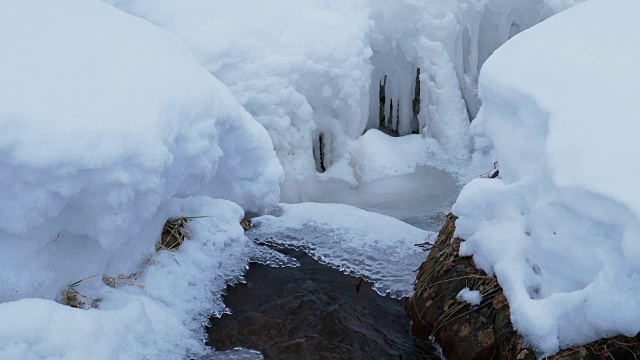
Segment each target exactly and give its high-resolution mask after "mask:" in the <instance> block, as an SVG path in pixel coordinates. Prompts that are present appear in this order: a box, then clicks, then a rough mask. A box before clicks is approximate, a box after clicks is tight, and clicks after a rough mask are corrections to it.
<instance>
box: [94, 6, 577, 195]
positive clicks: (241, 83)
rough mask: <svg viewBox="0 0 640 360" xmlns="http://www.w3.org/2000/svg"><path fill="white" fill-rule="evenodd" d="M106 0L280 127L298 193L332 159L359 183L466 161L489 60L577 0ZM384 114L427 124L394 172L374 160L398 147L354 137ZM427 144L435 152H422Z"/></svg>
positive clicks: (332, 172) (274, 132) (334, 170)
mask: <svg viewBox="0 0 640 360" xmlns="http://www.w3.org/2000/svg"><path fill="white" fill-rule="evenodd" d="M104 1H106V2H108V3H111V4H114V5H115V6H117V7H119V8H121V9H123V10H124V11H127V12H129V13H131V14H134V15H136V16H139V17H142V18H144V19H147V20H149V21H150V22H152V23H154V24H156V25H158V26H160V27H163V28H165V29H167V30H168V31H170V32H172V33H174V34H175V35H177V36H178V37H180V38H182V39H184V40H185V41H186V43H187V44H188V45H189V47H190V48H191V49H192V50H193V51H194V53H195V54H196V55H197V56H198V58H199V59H200V61H201V63H202V64H203V66H205V67H206V68H207V69H208V70H209V71H211V72H212V73H213V74H214V75H216V76H217V77H218V78H220V79H221V80H222V81H223V82H224V83H225V84H226V85H228V86H229V87H230V89H231V91H232V92H233V93H234V94H235V95H236V96H237V98H238V99H239V100H240V102H241V103H242V104H243V105H244V106H245V108H246V109H247V110H248V111H249V112H250V113H251V114H252V115H253V116H254V117H255V118H256V120H258V121H259V122H260V123H261V124H263V125H264V127H265V128H266V129H267V130H268V131H269V134H270V136H271V138H272V140H273V143H274V145H275V148H276V151H277V153H278V157H279V159H280V161H281V163H282V164H283V166H284V168H285V171H286V174H287V179H286V181H285V184H284V185H283V187H282V191H283V193H284V194H285V195H287V196H289V197H292V196H293V195H292V194H298V195H300V197H299V198H298V199H297V200H296V201H301V200H302V196H303V195H304V194H302V193H301V190H300V189H302V192H303V191H304V189H305V185H306V184H309V183H311V182H314V181H316V180H317V179H316V177H317V176H318V175H317V173H316V170H317V171H322V169H323V168H324V169H326V170H327V171H326V173H325V174H323V175H325V176H324V177H325V178H326V177H332V178H337V179H343V180H345V181H347V182H348V183H349V184H351V185H354V184H355V183H357V182H362V181H369V176H370V174H371V173H375V176H376V177H386V176H390V175H399V172H402V173H403V174H407V173H410V172H412V170H413V169H415V167H416V165H432V166H438V167H440V168H443V169H446V170H448V171H451V172H456V173H463V172H464V171H465V170H464V166H465V164H466V162H467V160H468V158H469V152H470V150H471V146H472V143H471V138H470V134H469V132H468V128H469V120H470V118H473V117H475V114H476V112H477V110H478V108H479V106H480V101H479V99H478V97H477V94H476V84H477V77H478V73H479V69H480V67H481V66H482V64H483V62H484V61H485V60H486V58H487V57H488V56H489V55H490V54H491V53H492V52H493V51H494V50H495V49H496V48H497V47H498V46H500V45H501V44H502V43H504V42H505V41H506V40H508V39H509V38H510V37H511V36H513V35H514V34H516V33H518V32H520V31H521V30H524V29H526V28H528V27H530V26H532V25H534V24H536V23H538V22H540V21H541V20H543V19H545V18H546V17H548V16H550V15H552V14H554V13H556V12H558V11H561V10H563V9H564V8H566V7H568V6H570V5H572V4H574V3H575V2H576V1H574V0H534V1H530V0H526V1H522V0H510V1H506V0H488V1H475V0H455V1H452V0H433V1H422V2H418V1H412V0H401V1H395V0H393V1H392V0H382V1H379V0H347V1H340V2H336V1H332V0H309V1H302V2H301V1H294V0H278V1H269V2H264V1H256V0H244V1H236V2H229V1H224V0H185V1H181V2H179V3H177V2H175V1H171V0H161V1H158V0H104ZM418 68H420V69H421V72H420V75H419V76H418V73H417V71H418ZM381 84H384V92H383V93H381V92H380V90H381ZM417 85H419V86H417ZM417 88H419V89H420V97H419V101H417V100H418V99H417V98H416V91H417ZM382 98H384V101H382V104H383V105H382V112H383V115H384V116H383V119H382V120H383V121H382V125H381V124H380V123H381V118H380V116H379V114H380V112H381V106H380V103H381V100H382ZM380 126H382V127H383V128H389V129H391V130H392V131H395V132H397V133H399V134H400V135H407V134H409V133H411V132H416V131H419V132H420V133H421V134H420V135H415V136H414V139H412V141H410V143H411V144H413V147H412V148H411V149H409V150H407V149H406V147H403V148H398V149H395V148H394V149H392V152H393V158H394V159H395V158H399V159H400V160H401V161H400V162H399V163H397V164H396V165H397V166H394V167H393V168H391V169H389V172H388V173H387V172H375V171H371V170H368V168H367V167H368V166H370V165H371V166H373V167H374V168H376V167H375V162H376V161H377V159H381V161H383V162H389V161H388V160H385V159H386V158H387V156H388V155H389V154H388V153H385V152H382V151H376V150H375V149H372V148H370V147H367V148H366V149H363V147H362V146H363V145H364V144H362V143H361V142H355V143H354V141H355V140H356V139H358V138H359V137H360V136H361V135H362V134H363V133H364V132H365V131H366V130H368V129H372V128H375V129H377V128H379V127H380ZM321 139H322V140H321ZM418 152H420V153H424V152H427V153H429V154H430V156H417V157H414V156H411V155H410V154H411V153H418ZM372 160H373V163H372V162H371V161H372Z"/></svg>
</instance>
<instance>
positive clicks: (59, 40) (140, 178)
mask: <svg viewBox="0 0 640 360" xmlns="http://www.w3.org/2000/svg"><path fill="white" fill-rule="evenodd" d="M0 47H1V48H2V51H0V79H2V81H0V189H2V190H0V201H1V202H2V204H3V206H2V208H1V209H0V246H1V247H2V252H1V254H0V302H2V304H0V318H2V319H3V320H4V325H2V326H0V334H1V335H2V339H1V340H0V358H7V359H15V358H50V357H61V358H87V357H95V358H184V357H186V356H187V352H188V351H189V352H191V353H193V354H195V355H197V354H198V353H200V352H203V351H204V345H203V343H202V341H201V338H202V336H201V335H202V329H201V326H200V325H201V322H202V321H204V320H205V319H206V317H207V316H208V315H209V314H210V313H211V312H212V311H222V309H223V308H221V307H222V306H223V304H222V302H221V301H220V300H217V302H216V301H214V300H215V299H216V298H217V297H219V296H220V293H221V292H222V291H223V289H224V287H225V285H226V283H227V282H228V281H235V280H237V279H238V277H239V276H240V275H241V274H242V273H243V272H244V270H245V265H246V262H247V261H248V259H249V258H250V256H251V253H252V251H253V250H251V249H250V247H251V245H250V242H249V241H248V240H247V239H246V237H244V235H243V232H242V229H241V227H240V226H239V224H238V221H239V220H240V218H241V217H242V215H243V211H242V210H243V209H241V208H240V207H239V206H238V205H235V204H233V203H231V202H229V201H223V200H212V199H211V198H215V197H218V198H225V199H229V200H231V201H233V202H236V203H237V204H239V205H240V206H241V207H242V208H244V210H251V211H262V210H264V209H266V208H267V207H269V206H272V205H275V204H277V201H278V193H279V188H278V186H279V181H280V180H281V178H282V174H283V171H282V167H281V166H280V164H279V162H278V160H277V158H276V154H275V152H274V150H273V145H272V142H271V140H270V138H269V136H268V133H267V132H266V131H265V130H264V128H263V127H262V126H261V125H259V124H258V123H257V122H255V121H254V120H253V119H252V117H251V116H250V115H249V114H248V113H247V112H246V111H244V110H243V108H242V107H241V106H240V104H239V103H238V102H237V101H236V100H235V99H234V97H233V96H232V95H231V93H230V92H229V91H228V90H227V89H226V87H225V86H224V85H222V84H221V83H220V82H219V81H218V80H216V79H215V78H214V77H213V76H212V75H211V74H210V73H208V72H207V71H206V70H204V69H203V68H202V67H201V66H200V65H199V63H198V60H197V59H196V58H195V57H194V56H193V55H191V53H190V52H189V51H188V50H187V48H186V47H185V46H184V45H183V44H182V43H181V41H180V40H178V39H177V38H175V37H174V36H173V35H171V34H169V33H167V32H165V31H163V30H161V29H159V28H157V27H155V26H153V25H152V24H150V23H148V22H146V21H144V20H142V19H138V18H135V17H132V16H130V15H128V14H126V13H124V12H121V11H120V10H117V9H115V8H113V7H112V6H109V5H106V4H104V3H102V2H99V1H95V0H46V1H45V0H24V1H15V2H7V3H5V4H3V7H2V11H1V12H0ZM193 195H197V196H200V197H192V196H193ZM177 216H209V217H206V218H201V219H197V220H193V224H190V225H189V231H190V234H191V237H192V241H191V242H190V243H191V244H192V245H188V244H185V245H184V249H183V248H181V249H180V252H178V253H175V258H173V256H174V253H168V252H165V253H156V251H155V243H156V242H157V241H159V239H160V233H161V231H162V228H163V224H164V223H165V221H166V220H167V219H169V218H171V217H177ZM198 224H199V225H198ZM248 244H249V245H248ZM247 249H249V250H247ZM150 259H153V260H150ZM150 262H152V263H153V264H154V265H149V266H147V265H148V264H149V263H150ZM145 268H146V270H145V272H144V275H143V276H142V277H140V278H139V279H138V280H137V281H138V282H139V284H140V285H142V286H144V287H138V286H135V285H134V286H123V287H122V288H118V289H115V290H114V289H111V288H109V287H107V286H106V285H105V284H103V283H102V282H101V281H100V278H101V277H102V275H103V274H104V275H109V276H114V277H115V276H117V275H124V276H126V275H128V274H132V273H136V272H138V271H140V270H141V269H145ZM94 274H95V275H96V276H95V277H94V278H90V279H88V280H86V281H85V282H82V283H81V284H80V285H79V291H81V292H82V293H83V294H84V295H86V296H87V298H86V299H85V298H84V297H83V298H82V299H84V300H83V301H85V303H86V305H87V307H89V304H90V303H91V299H99V298H102V299H103V301H102V302H99V308H100V309H101V310H99V311H98V310H88V311H84V310H77V309H70V308H67V307H65V306H63V305H60V304H56V303H54V302H53V301H52V300H60V294H61V292H62V290H63V289H65V288H67V287H69V285H70V284H73V283H74V282H76V281H78V280H80V279H83V278H86V277H89V276H90V275H94ZM25 298H41V299H40V300H27V299H25Z"/></svg>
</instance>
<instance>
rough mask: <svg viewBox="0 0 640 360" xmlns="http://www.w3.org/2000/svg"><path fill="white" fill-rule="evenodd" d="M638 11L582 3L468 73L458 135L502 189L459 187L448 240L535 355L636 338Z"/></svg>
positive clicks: (626, 1)
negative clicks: (465, 110)
mask: <svg viewBox="0 0 640 360" xmlns="http://www.w3.org/2000/svg"><path fill="white" fill-rule="evenodd" d="M638 12H640V3H639V2H637V1H634V0H613V1H604V0H591V1H588V2H585V3H584V4H581V5H579V6H576V7H574V8H572V9H569V10H567V11H566V12H563V13H561V14H559V15H556V16H554V17H552V18H550V19H549V20H547V21H545V22H543V23H542V24H540V25H537V26H535V27H534V28H532V29H531V30H528V31H525V32H523V33H522V34H520V35H518V36H516V37H515V38H514V39H512V40H511V41H509V42H507V43H506V44H505V45H504V46H503V47H501V48H500V49H498V50H497V51H496V52H495V53H494V55H493V56H492V57H491V58H490V59H489V60H488V61H487V62H486V64H485V66H484V68H483V71H482V74H481V77H480V95H481V97H482V100H483V106H482V110H481V114H480V115H479V116H478V118H477V119H476V121H475V122H474V124H473V125H472V131H473V133H474V134H475V135H476V145H477V146H478V153H479V154H484V156H489V157H492V158H494V159H497V160H498V161H499V165H500V174H501V176H502V179H492V180H489V179H478V180H475V181H472V182H471V183H469V184H468V185H467V186H466V187H465V188H464V189H463V191H462V193H461V195H460V197H459V198H458V201H457V203H456V204H455V206H454V209H453V211H454V213H455V214H456V215H457V216H459V220H458V221H457V233H456V235H457V236H461V237H463V238H465V239H467V241H465V242H464V243H463V244H462V246H461V249H460V252H461V254H462V255H473V257H474V260H475V262H476V264H477V265H478V266H479V267H480V268H482V269H484V270H486V271H488V272H491V273H493V272H495V274H496V275H497V277H498V280H499V281H500V284H501V285H502V287H503V288H504V291H505V294H506V296H507V298H508V300H509V303H510V305H511V317H512V320H513V324H514V326H515V328H516V329H517V330H518V331H519V332H520V333H521V334H522V335H524V336H525V338H526V340H527V341H529V342H530V343H531V344H533V345H534V346H535V347H536V348H537V349H538V350H539V351H540V354H541V355H545V354H546V355H549V354H552V353H555V352H556V351H558V349H560V348H565V347H570V346H573V345H580V344H584V343H587V342H590V341H593V340H596V339H599V338H603V337H609V336H613V335H617V334H625V335H629V336H633V335H636V334H637V333H638V331H640V302H638V299H640V256H639V255H640V193H639V192H638V191H637V186H638V185H637V184H638V179H640V166H638V165H637V159H638V157H640V147H639V146H638V145H636V144H637V142H636V137H637V133H638V132H640V125H639V123H638V122H637V121H636V119H639V118H640V108H638V106H637V105H636V103H635V99H636V96H635V95H636V94H637V93H638V90H637V89H638V88H637V86H638V83H640V71H638V67H637V64H636V63H637V59H638V57H640V51H639V50H638V48H637V47H634V46H633V45H631V44H635V43H636V42H637V37H638V34H640V25H639V24H638V22H637V21H636V20H635V14H637V13H638Z"/></svg>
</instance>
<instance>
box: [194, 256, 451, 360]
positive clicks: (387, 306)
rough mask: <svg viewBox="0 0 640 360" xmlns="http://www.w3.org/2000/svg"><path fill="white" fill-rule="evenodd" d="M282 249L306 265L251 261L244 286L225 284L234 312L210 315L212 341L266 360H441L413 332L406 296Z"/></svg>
mask: <svg viewBox="0 0 640 360" xmlns="http://www.w3.org/2000/svg"><path fill="white" fill-rule="evenodd" d="M278 250H279V251H282V252H284V253H286V254H287V255H290V256H293V257H295V258H296V259H298V261H300V263H301V266H300V267H296V268H291V267H285V268H272V267H269V266H265V265H259V264H252V265H251V266H250V268H249V270H248V271H247V274H246V276H245V277H246V283H245V284H239V285H236V286H235V287H229V288H228V290H227V291H228V294H227V295H226V296H225V299H224V301H225V304H227V306H228V307H230V308H231V309H232V311H233V314H231V315H227V314H225V315H223V316H222V317H221V318H212V319H211V323H212V325H213V326H212V327H211V328H209V329H207V332H208V334H209V340H208V342H207V345H210V346H213V347H214V348H216V349H217V350H229V349H233V348H237V347H244V348H251V349H257V350H259V351H260V352H262V354H264V356H265V358H267V359H287V358H289V359H300V358H305V359H314V358H315V359H328V358H331V359H440V357H439V356H438V354H437V352H436V351H435V350H434V349H432V348H425V347H424V346H423V345H422V344H421V343H420V342H419V341H418V340H417V339H416V338H414V337H413V336H412V335H411V333H410V322H409V321H410V320H409V318H408V317H407V315H406V314H405V311H404V301H402V300H397V299H392V298H391V297H389V296H385V297H383V296H380V295H378V294H377V293H376V292H375V291H373V290H372V289H371V283H367V282H366V281H362V280H361V279H359V278H356V277H353V276H349V275H345V274H343V273H341V272H340V271H338V270H335V269H333V268H331V267H328V266H325V265H322V264H320V263H318V262H317V261H316V260H314V259H313V258H311V257H310V256H308V255H306V254H305V253H304V252H302V251H296V250H288V249H278Z"/></svg>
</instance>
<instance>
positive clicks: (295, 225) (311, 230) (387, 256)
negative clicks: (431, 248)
mask: <svg viewBox="0 0 640 360" xmlns="http://www.w3.org/2000/svg"><path fill="white" fill-rule="evenodd" d="M280 207H281V214H278V216H273V215H264V216H261V217H259V218H255V219H254V224H255V227H254V228H252V229H251V231H250V232H249V233H248V234H247V235H248V236H249V237H251V238H256V239H257V240H259V241H261V242H265V243H268V244H272V245H278V246H286V247H292V248H296V249H302V250H305V251H306V252H307V253H309V255H311V256H312V257H314V258H315V259H316V260H318V261H320V262H322V263H325V264H328V265H330V266H333V267H335V268H337V269H339V270H340V271H343V272H345V273H347V274H350V275H354V276H361V277H363V278H365V279H366V280H369V281H371V282H373V283H374V287H373V288H374V290H376V291H377V292H378V293H379V294H381V295H384V294H387V293H390V294H391V296H393V297H406V296H410V295H411V294H412V293H413V282H414V280H415V273H414V271H415V270H416V269H417V268H418V267H420V264H422V262H423V261H424V259H425V256H426V253H425V252H424V251H423V250H421V249H420V248H419V247H417V246H415V245H416V244H417V243H419V242H422V241H425V240H426V239H427V237H429V236H435V233H433V232H429V231H424V230H420V229H418V228H415V227H413V226H411V225H408V224H406V223H404V222H402V221H400V220H397V219H395V218H392V217H389V216H385V215H381V214H376V213H373V212H368V211H365V210H361V209H358V208H356V207H353V206H348V205H342V204H319V203H302V204H281V205H280Z"/></svg>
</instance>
